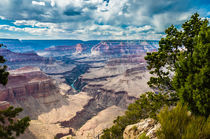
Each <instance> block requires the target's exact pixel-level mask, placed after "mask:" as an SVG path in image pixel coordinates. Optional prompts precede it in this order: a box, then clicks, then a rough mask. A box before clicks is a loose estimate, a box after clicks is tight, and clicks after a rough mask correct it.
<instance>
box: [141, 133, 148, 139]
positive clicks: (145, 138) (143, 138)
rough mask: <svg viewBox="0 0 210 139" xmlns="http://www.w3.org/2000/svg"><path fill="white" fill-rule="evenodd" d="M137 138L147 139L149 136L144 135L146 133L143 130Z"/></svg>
mask: <svg viewBox="0 0 210 139" xmlns="http://www.w3.org/2000/svg"><path fill="white" fill-rule="evenodd" d="M139 139H149V137H148V136H146V133H145V132H144V133H142V134H141V135H140V136H139Z"/></svg>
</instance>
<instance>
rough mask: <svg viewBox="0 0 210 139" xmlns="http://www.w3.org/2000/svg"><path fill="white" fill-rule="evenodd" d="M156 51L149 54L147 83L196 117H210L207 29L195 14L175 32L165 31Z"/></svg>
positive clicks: (209, 70) (209, 54) (204, 23)
mask: <svg viewBox="0 0 210 139" xmlns="http://www.w3.org/2000/svg"><path fill="white" fill-rule="evenodd" d="M165 33H166V37H164V38H162V39H161V40H160V42H159V49H158V51H157V52H152V53H148V54H147V56H146V57H145V59H146V60H147V63H148V69H149V70H151V71H150V73H151V74H153V75H155V76H154V77H151V78H150V80H149V82H148V84H149V86H150V87H153V88H155V89H158V90H159V91H160V92H163V93H166V94H170V95H171V97H174V98H175V100H176V99H180V100H181V101H182V102H183V103H187V104H188V106H189V108H190V110H191V111H192V112H193V113H195V114H201V115H205V116H208V115H209V114H210V91H209V87H210V86H209V84H210V67H209V61H210V57H209V56H210V53H209V48H210V45H209V41H210V35H209V26H208V21H207V20H202V19H201V18H199V15H198V14H197V13H195V14H194V15H192V16H191V19H190V20H188V21H186V22H185V23H184V24H183V25H182V29H181V30H178V29H177V28H175V27H174V26H173V25H172V26H171V27H169V28H168V29H166V31H165Z"/></svg>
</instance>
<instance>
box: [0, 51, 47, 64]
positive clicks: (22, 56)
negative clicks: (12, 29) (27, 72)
mask: <svg viewBox="0 0 210 139" xmlns="http://www.w3.org/2000/svg"><path fill="white" fill-rule="evenodd" d="M0 55H1V56H4V58H5V59H6V60H7V62H27V61H42V62H43V61H47V58H43V57H41V56H38V55H37V54H36V53H35V52H33V51H31V52H25V53H16V52H12V51H10V50H8V49H6V48H1V49H0Z"/></svg>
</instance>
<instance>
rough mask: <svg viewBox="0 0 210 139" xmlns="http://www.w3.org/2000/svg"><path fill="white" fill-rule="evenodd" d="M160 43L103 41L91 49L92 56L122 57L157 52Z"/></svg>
mask: <svg viewBox="0 0 210 139" xmlns="http://www.w3.org/2000/svg"><path fill="white" fill-rule="evenodd" d="M157 45H158V41H118V40H115V41H113V40H107V41H101V42H100V43H98V44H97V45H95V46H93V47H92V48H91V53H92V54H103V55H106V56H107V55H122V54H143V53H145V52H151V51H156V48H157Z"/></svg>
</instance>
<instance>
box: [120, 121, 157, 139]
mask: <svg viewBox="0 0 210 139" xmlns="http://www.w3.org/2000/svg"><path fill="white" fill-rule="evenodd" d="M159 128H160V124H159V123H157V121H155V120H154V119H151V118H147V119H142V120H141V121H140V122H138V123H136V124H133V125H128V126H127V127H126V128H125V130H124V132H123V139H139V137H140V136H141V135H143V134H146V136H147V137H149V138H150V139H157V135H156V133H157V130H158V129H159Z"/></svg>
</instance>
